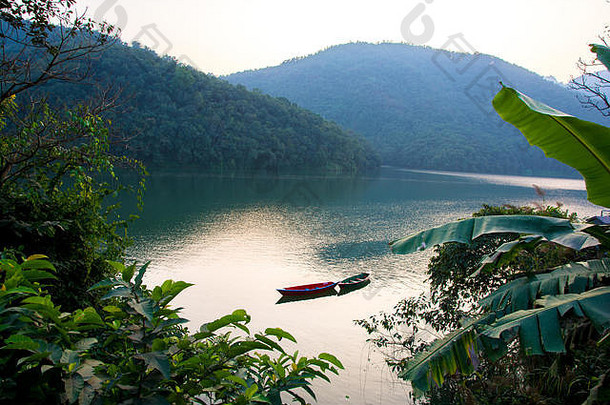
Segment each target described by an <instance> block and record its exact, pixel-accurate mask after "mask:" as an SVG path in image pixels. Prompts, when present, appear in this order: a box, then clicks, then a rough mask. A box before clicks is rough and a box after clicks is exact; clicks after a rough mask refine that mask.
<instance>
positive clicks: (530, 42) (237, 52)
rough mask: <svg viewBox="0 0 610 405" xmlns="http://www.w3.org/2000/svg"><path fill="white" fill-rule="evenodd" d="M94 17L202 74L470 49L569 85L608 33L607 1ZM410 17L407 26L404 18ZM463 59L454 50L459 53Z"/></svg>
mask: <svg viewBox="0 0 610 405" xmlns="http://www.w3.org/2000/svg"><path fill="white" fill-rule="evenodd" d="M77 4H78V9H79V10H82V9H84V8H85V7H87V8H88V10H89V13H90V14H91V15H92V16H95V17H96V18H101V19H105V20H107V21H108V22H109V23H112V24H116V25H118V26H120V27H121V28H122V31H123V32H122V35H121V38H122V39H123V40H124V41H126V42H129V43H131V42H132V41H133V40H134V39H139V42H141V43H143V44H145V45H147V46H149V47H150V48H152V49H155V50H156V51H157V52H159V53H169V54H170V55H172V56H175V57H177V58H178V59H180V60H182V61H184V62H188V63H191V64H193V65H194V66H196V67H197V68H198V69H200V70H202V71H204V72H207V73H213V74H215V75H224V74H229V73H233V72H238V71H242V70H247V69H257V68H262V67H266V66H274V65H277V64H279V63H281V62H282V61H284V60H286V59H290V58H293V57H296V56H305V55H308V54H311V53H315V52H317V51H319V50H320V49H323V48H325V47H328V46H331V45H337V44H342V43H346V42H351V41H366V42H380V41H391V42H407V40H409V42H412V43H417V44H424V45H428V46H431V47H435V48H441V47H443V45H444V44H446V43H447V40H448V38H449V37H450V36H452V35H455V34H460V35H461V38H463V40H464V41H465V43H466V44H467V46H466V47H467V48H469V50H474V51H478V52H482V53H487V54H491V55H494V56H498V57H500V58H502V59H504V60H506V61H508V62H511V63H515V64H517V65H520V66H523V67H525V68H527V69H529V70H532V71H535V72H537V73H539V74H541V75H543V76H549V75H552V76H555V77H556V78H557V79H558V80H561V81H564V82H567V81H568V80H569V79H570V76H571V75H574V76H576V75H578V74H579V71H578V69H576V62H577V61H578V58H579V57H584V58H587V59H590V58H591V55H592V54H591V53H590V52H589V48H588V46H587V44H589V43H591V42H599V39H598V35H600V34H602V33H603V31H604V27H605V26H607V25H609V24H610V0H503V1H497V0H461V1H457V0H415V1H414V0H376V1H374V2H373V1H361V0H308V1H298V0H171V1H168V0H163V1H161V0H97V1H96V0H80V1H78V3H77ZM409 15H410V16H411V17H412V18H406V17H407V16H409ZM452 50H456V49H452Z"/></svg>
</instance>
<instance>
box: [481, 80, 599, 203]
mask: <svg viewBox="0 0 610 405" xmlns="http://www.w3.org/2000/svg"><path fill="white" fill-rule="evenodd" d="M493 106H494V108H495V109H496V111H497V112H498V114H500V117H502V119H503V120H505V121H507V122H509V123H511V124H512V125H514V126H515V127H517V129H519V130H520V131H521V132H522V133H523V135H525V137H526V138H527V140H528V141H529V143H530V144H532V145H535V146H538V147H540V149H542V150H543V151H544V153H545V154H546V155H547V156H548V157H552V158H555V159H557V160H559V161H561V162H563V163H565V164H567V165H569V166H572V167H573V168H575V169H576V170H578V171H579V172H580V174H582V176H583V177H584V179H585V183H586V185H587V196H588V199H589V201H591V202H592V203H594V204H597V205H602V206H604V207H610V128H608V127H605V126H602V125H599V124H595V123H593V122H588V121H584V120H580V119H578V118H576V117H573V116H571V115H568V114H565V113H563V112H561V111H558V110H556V109H554V108H552V107H549V106H547V105H545V104H543V103H540V102H538V101H536V100H534V99H532V98H530V97H528V96H526V95H525V94H522V93H520V92H518V91H516V90H514V89H512V88H510V87H502V89H501V90H500V92H498V94H497V95H496V96H495V97H494V99H493Z"/></svg>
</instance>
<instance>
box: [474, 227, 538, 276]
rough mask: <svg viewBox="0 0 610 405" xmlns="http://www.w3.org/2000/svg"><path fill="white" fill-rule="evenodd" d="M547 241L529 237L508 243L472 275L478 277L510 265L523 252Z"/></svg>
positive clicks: (489, 256)
mask: <svg viewBox="0 0 610 405" xmlns="http://www.w3.org/2000/svg"><path fill="white" fill-rule="evenodd" d="M544 241H546V240H545V239H544V238H543V237H542V236H538V235H528V236H523V237H520V238H519V239H517V240H514V241H511V242H506V243H504V244H502V245H501V246H500V247H498V248H497V249H496V250H495V251H494V252H493V253H492V254H490V255H488V256H485V257H484V258H483V260H481V266H480V267H479V269H478V270H477V271H476V272H474V273H473V274H472V276H473V277H474V276H477V275H478V274H479V273H480V272H482V271H491V270H493V269H494V268H498V267H501V266H503V265H506V264H509V263H510V262H511V261H512V260H513V259H514V258H515V257H516V256H517V255H518V254H519V252H521V251H523V250H530V249H532V248H534V247H535V246H537V245H539V244H540V243H542V242H544Z"/></svg>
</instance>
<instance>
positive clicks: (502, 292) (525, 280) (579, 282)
mask: <svg viewBox="0 0 610 405" xmlns="http://www.w3.org/2000/svg"><path fill="white" fill-rule="evenodd" d="M604 279H610V259H602V260H589V261H586V262H579V263H568V264H566V265H563V266H558V267H556V268H554V269H552V271H551V272H550V273H543V274H536V275H533V276H526V277H521V278H518V279H516V280H513V281H511V282H510V283H508V284H504V285H503V286H501V287H500V288H498V289H497V290H496V291H494V292H493V293H491V294H489V295H488V296H487V297H485V298H484V299H482V300H481V301H479V305H481V307H482V308H483V309H485V310H489V311H493V312H499V311H504V312H505V313H511V312H515V311H519V310H526V309H529V308H532V307H533V305H534V302H535V300H536V299H537V298H539V297H542V296H546V295H562V294H568V293H582V292H585V291H588V290H590V289H592V288H594V287H596V286H599V285H600V283H601V282H602V281H603V280H604Z"/></svg>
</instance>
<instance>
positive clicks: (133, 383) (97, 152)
mask: <svg viewBox="0 0 610 405" xmlns="http://www.w3.org/2000/svg"><path fill="white" fill-rule="evenodd" d="M74 5H75V1H74V0H48V1H39V0H23V1H20V2H11V3H8V4H7V3H1V4H0V17H1V21H0V24H1V31H0V32H1V34H2V35H1V36H0V48H1V49H2V50H3V52H0V351H1V353H2V355H1V356H0V403H2V404H15V403H24V404H30V403H36V404H41V403H44V404H73V403H79V404H115V403H123V404H149V403H150V404H168V403H176V404H189V403H200V404H210V405H211V404H221V403H222V404H225V403H226V404H261V403H266V404H273V405H280V404H282V402H283V401H284V400H286V398H294V399H295V400H297V401H299V402H300V403H306V400H305V399H304V398H303V397H302V396H303V395H304V394H308V395H310V396H312V397H314V398H315V393H314V392H313V391H312V389H311V388H310V385H311V381H312V380H314V379H317V378H322V379H325V380H329V378H328V376H327V374H329V373H337V372H338V371H337V370H338V369H340V368H342V365H341V363H340V362H339V361H338V360H337V359H336V358H335V357H334V356H332V355H330V354H327V353H321V354H320V355H319V356H318V357H312V358H308V357H303V356H299V355H298V353H295V354H293V355H290V354H288V353H286V352H285V351H284V349H283V348H282V347H281V346H280V345H279V343H278V342H279V341H281V340H283V339H287V340H291V341H295V339H294V337H292V336H291V335H290V334H289V333H287V332H285V331H283V330H282V329H280V328H268V329H266V330H265V331H264V332H262V333H252V332H250V330H249V329H248V327H247V324H248V323H249V321H250V317H249V316H248V314H247V313H246V311H244V310H236V311H235V312H233V313H232V314H230V315H227V316H224V317H222V318H220V319H217V320H215V321H212V322H208V323H206V324H204V325H202V326H201V328H199V329H198V330H197V331H196V332H195V333H191V332H189V330H188V329H187V328H186V327H185V326H184V325H185V323H186V322H187V320H186V319H183V318H181V317H180V309H176V308H173V307H172V306H171V302H172V300H173V299H174V298H175V297H176V296H177V295H178V294H179V293H180V292H182V291H183V290H184V289H185V288H188V287H189V286H190V285H189V284H188V283H185V282H182V281H172V280H167V281H165V282H164V283H162V285H160V286H155V287H152V288H148V287H146V286H145V285H144V281H145V278H144V277H145V272H146V268H147V266H148V265H147V264H144V265H143V266H139V267H138V266H136V264H132V265H129V266H126V265H124V264H123V263H122V260H123V258H124V250H125V247H126V246H127V245H128V243H129V238H128V237H127V233H126V228H127V226H128V223H129V221H128V220H125V219H124V218H122V217H121V216H119V215H118V214H117V211H118V210H117V208H118V203H117V201H118V200H117V196H118V195H119V194H121V193H122V192H124V191H127V190H129V189H131V190H132V191H133V192H134V193H135V194H136V196H137V197H138V198H137V199H136V200H137V201H140V202H141V201H142V200H141V193H142V191H143V188H144V176H145V170H144V168H143V166H142V165H141V164H140V162H138V161H137V160H134V159H133V158H128V157H124V156H117V155H115V154H112V153H111V135H110V133H109V130H108V127H107V124H106V121H105V120H104V119H102V118H101V116H100V114H101V113H103V112H107V111H109V110H108V108H110V107H111V106H112V103H111V100H110V103H109V100H108V99H105V98H99V99H95V100H94V99H93V97H86V98H87V99H91V100H90V102H88V103H85V97H84V96H85V95H87V96H89V94H90V93H88V92H87V91H85V92H84V93H79V92H76V90H75V91H74V93H70V95H69V96H70V100H67V101H68V103H67V105H69V106H70V108H68V109H65V108H57V104H56V103H55V104H51V105H50V104H48V103H47V102H46V101H45V100H44V99H41V98H30V96H32V95H35V94H37V92H32V90H35V89H36V88H38V87H40V86H41V85H43V84H47V85H49V86H51V85H52V82H53V81H62V82H74V81H79V80H83V79H86V78H87V77H88V76H87V74H88V72H89V69H88V67H89V66H91V65H90V64H94V63H95V62H96V60H95V59H94V58H93V57H94V56H96V55H98V54H99V53H100V52H104V51H106V50H108V49H115V48H114V47H115V46H117V45H116V38H115V37H114V31H113V29H112V27H109V26H106V25H104V24H101V25H99V24H96V23H94V22H93V21H90V20H88V19H87V18H85V17H83V16H82V15H81V14H79V13H77V12H76V13H75V10H74ZM15 49H19V51H18V52H13V51H11V50H15ZM75 61H78V62H79V64H77V65H74V64H73V63H74V62H75ZM167 63H168V64H173V66H174V67H175V69H176V70H177V71H181V69H182V68H181V67H176V66H175V63H173V61H169V62H167ZM79 94H81V95H82V96H83V99H79V98H78V97H79ZM65 96H66V97H68V95H67V94H65ZM297 115H298V114H297ZM119 168H121V169H131V170H133V171H134V172H135V174H136V176H134V177H135V178H136V181H134V182H133V184H132V185H127V184H125V183H124V180H122V178H120V177H119V176H118V175H117V173H118V172H119V170H118V169H119ZM43 254H46V256H45V255H43ZM282 395H283V397H282Z"/></svg>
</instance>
